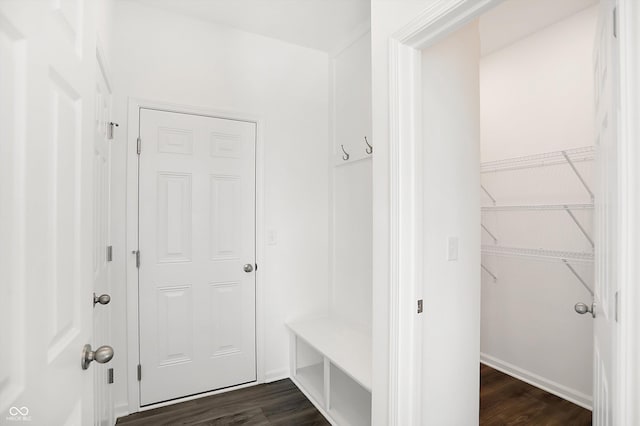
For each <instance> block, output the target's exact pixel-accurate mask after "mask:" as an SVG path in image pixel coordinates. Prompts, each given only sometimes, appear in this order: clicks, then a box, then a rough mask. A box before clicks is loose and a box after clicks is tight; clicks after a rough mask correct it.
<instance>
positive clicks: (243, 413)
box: [117, 379, 329, 426]
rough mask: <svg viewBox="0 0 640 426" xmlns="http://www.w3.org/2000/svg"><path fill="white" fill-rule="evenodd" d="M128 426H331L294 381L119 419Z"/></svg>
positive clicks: (201, 399) (219, 395)
mask: <svg viewBox="0 0 640 426" xmlns="http://www.w3.org/2000/svg"><path fill="white" fill-rule="evenodd" d="M117 424H118V425H124V426H160V425H171V426H174V425H211V426H213V425H216V426H217V425H225V426H226V425H301V426H302V425H307V426H315V425H328V424H329V422H327V421H326V419H325V418H324V417H323V416H322V414H320V412H319V411H318V410H316V408H315V407H314V406H313V404H311V402H309V400H308V399H307V398H306V397H305V396H304V394H303V393H302V392H300V391H299V390H298V388H297V387H296V385H294V384H293V382H291V380H288V379H287V380H280V381H277V382H273V383H269V384H264V385H257V386H252V387H249V388H245V389H240V390H237V391H233V392H227V393H221V394H218V395H213V396H207V397H203V398H199V399H194V400H192V401H187V402H183V403H180V404H175V405H170V406H167V407H162V408H156V409H155V410H149V411H142V412H140V413H135V414H131V415H129V416H126V417H121V418H119V419H118V422H117Z"/></svg>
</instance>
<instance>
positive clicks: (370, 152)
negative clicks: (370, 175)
mask: <svg viewBox="0 0 640 426" xmlns="http://www.w3.org/2000/svg"><path fill="white" fill-rule="evenodd" d="M364 143H366V144H367V147H366V148H365V149H364V150H365V152H366V153H367V154H372V153H373V146H372V145H371V144H370V143H369V141H368V140H367V137H366V136H365V137H364Z"/></svg>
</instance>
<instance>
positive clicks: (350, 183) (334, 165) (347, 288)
mask: <svg viewBox="0 0 640 426" xmlns="http://www.w3.org/2000/svg"><path fill="white" fill-rule="evenodd" d="M370 40H371V37H370V33H369V32H368V31H367V32H366V33H365V34H362V35H361V36H360V37H358V38H357V39H356V40H354V41H353V43H351V44H349V45H348V46H347V47H346V48H345V49H343V50H342V51H340V52H339V53H337V54H336V55H335V56H334V57H333V58H332V60H331V62H332V69H331V72H332V76H331V78H332V93H331V98H332V106H331V107H332V108H331V110H332V113H331V118H332V126H331V127H332V128H333V137H332V141H331V142H332V143H331V148H330V149H331V152H332V153H333V154H334V156H333V159H334V161H332V162H331V165H330V167H331V172H330V173H332V187H333V193H332V214H333V217H332V226H331V228H332V242H333V244H332V271H333V280H332V285H331V314H332V315H334V316H337V317H340V318H342V319H344V320H346V321H347V322H349V323H351V324H354V325H356V326H359V327H361V328H363V329H365V330H366V331H367V332H370V331H371V314H372V313H371V304H372V300H371V297H372V292H371V281H372V275H371V273H372V264H371V250H372V249H371V245H372V241H371V238H372V232H373V229H372V213H373V212H372V210H371V203H372V181H371V159H372V155H370V154H367V153H366V151H365V149H366V147H367V145H366V143H365V141H364V137H365V136H366V137H367V140H368V141H369V143H373V141H372V138H371V41H370ZM340 145H344V148H345V150H346V151H347V152H348V153H349V155H350V157H349V160H347V161H344V160H343V159H342V155H343V154H342V150H341V149H340Z"/></svg>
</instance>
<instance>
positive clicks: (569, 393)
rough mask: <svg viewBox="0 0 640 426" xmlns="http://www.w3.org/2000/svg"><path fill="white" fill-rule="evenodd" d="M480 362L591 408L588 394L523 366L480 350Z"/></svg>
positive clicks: (591, 401) (590, 399)
mask: <svg viewBox="0 0 640 426" xmlns="http://www.w3.org/2000/svg"><path fill="white" fill-rule="evenodd" d="M480 362H481V363H482V364H485V365H488V366H489V367H491V368H495V369H496V370H498V371H501V372H503V373H505V374H508V375H509V376H511V377H515V378H516V379H518V380H521V381H523V382H526V383H529V384H530V385H532V386H535V387H537V388H540V389H542V390H544V391H546V392H549V393H552V394H554V395H556V396H559V397H560V398H562V399H566V400H567V401H569V402H572V403H574V404H576V405H579V406H581V407H583V408H586V409H587V410H592V409H593V407H592V403H593V399H592V398H591V397H590V396H589V395H585V394H583V393H582V392H579V391H577V390H575V389H571V388H569V387H567V386H563V385H561V384H559V383H556V382H554V381H553V380H549V379H546V378H544V377H542V376H539V375H537V374H535V373H532V372H530V371H528V370H525V369H524V368H520V367H516V366H515V365H513V364H510V363H508V362H506V361H502V360H500V359H498V358H495V357H493V356H491V355H487V354H485V353H482V352H480Z"/></svg>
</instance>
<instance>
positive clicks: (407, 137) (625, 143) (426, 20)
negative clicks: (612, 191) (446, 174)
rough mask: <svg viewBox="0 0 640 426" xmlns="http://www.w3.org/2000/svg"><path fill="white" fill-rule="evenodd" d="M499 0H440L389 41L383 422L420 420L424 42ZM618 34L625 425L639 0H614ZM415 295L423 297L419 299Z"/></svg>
mask: <svg viewBox="0 0 640 426" xmlns="http://www.w3.org/2000/svg"><path fill="white" fill-rule="evenodd" d="M502 1H503V0H436V1H434V2H433V3H431V4H430V5H429V7H428V8H427V9H425V10H424V11H423V12H421V13H420V14H419V15H418V16H416V18H415V19H414V20H413V21H412V22H410V23H409V24H408V25H406V26H405V27H403V28H402V29H401V30H400V31H398V32H397V33H396V34H394V35H393V36H392V37H391V39H390V46H389V167H390V173H389V179H390V200H391V201H390V205H389V209H390V210H389V217H390V222H389V225H390V256H389V271H390V283H389V286H390V288H389V296H390V297H389V424H390V425H413V424H419V415H420V412H419V404H420V400H421V385H420V382H419V379H417V378H419V377H421V375H420V365H419V363H420V350H421V347H422V341H421V335H420V333H419V331H420V322H419V317H418V316H417V315H416V314H415V303H416V300H417V299H419V298H421V297H425V298H428V297H429V295H427V294H422V295H421V291H422V290H421V276H420V273H419V270H420V268H419V267H418V266H419V264H420V259H421V258H422V252H421V247H420V241H419V239H417V238H416V237H415V236H419V235H422V234H421V232H420V230H421V228H420V222H421V216H422V212H421V205H422V203H421V200H422V198H423V194H422V193H421V187H420V181H421V176H420V167H419V164H418V163H417V161H419V160H417V159H419V158H421V157H420V155H417V154H418V153H419V152H420V143H421V138H420V132H421V131H420V117H421V111H420V104H421V93H422V91H421V90H420V88H421V61H420V58H421V54H420V50H421V49H424V48H425V47H427V46H429V45H432V44H434V43H436V42H437V41H438V40H441V39H442V38H444V37H445V36H447V35H448V34H450V33H452V32H454V31H456V30H457V29H459V28H461V27H462V26H464V25H465V24H467V23H469V22H470V21H471V20H473V19H475V18H477V17H479V16H480V15H481V14H483V13H484V12H486V11H487V10H489V9H491V8H493V7H495V6H497V5H498V4H500V3H501V2H502ZM618 5H619V6H618V22H619V34H618V37H619V41H620V62H621V63H620V76H619V77H620V100H621V110H620V122H619V126H620V132H619V143H620V147H621V152H620V164H619V167H620V168H619V170H620V174H621V177H622V178H621V180H620V182H619V191H620V194H621V199H622V205H621V210H622V213H621V217H620V228H619V229H620V231H619V232H620V235H619V239H620V243H621V246H620V247H621V250H620V253H621V264H620V316H619V318H620V335H619V339H618V345H619V347H618V349H617V351H618V354H619V360H618V368H619V371H618V374H617V377H618V378H619V380H618V381H617V384H618V389H616V393H617V395H618V407H616V410H617V411H618V413H619V417H618V418H620V419H622V420H623V421H622V422H621V423H620V424H621V425H633V424H640V408H639V407H638V406H637V401H638V400H639V399H640V312H638V311H639V310H638V309H637V303H638V302H640V266H639V265H638V262H637V259H638V258H640V123H638V120H637V117H638V116H640V46H639V43H640V30H639V29H638V28H637V25H636V23H637V22H640V4H639V3H638V2H637V0H618ZM419 296H421V297H419Z"/></svg>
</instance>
